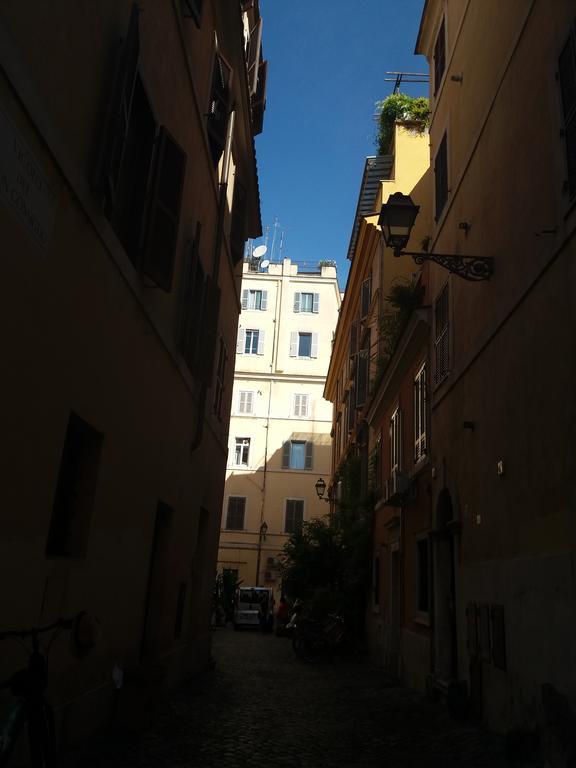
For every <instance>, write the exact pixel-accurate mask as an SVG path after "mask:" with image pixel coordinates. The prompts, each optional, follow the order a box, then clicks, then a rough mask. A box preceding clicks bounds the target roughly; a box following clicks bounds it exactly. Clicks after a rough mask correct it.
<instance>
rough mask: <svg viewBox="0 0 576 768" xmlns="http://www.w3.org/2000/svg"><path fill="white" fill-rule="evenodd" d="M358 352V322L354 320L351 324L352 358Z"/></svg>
mask: <svg viewBox="0 0 576 768" xmlns="http://www.w3.org/2000/svg"><path fill="white" fill-rule="evenodd" d="M357 352H358V321H357V320H353V321H352V323H351V324H350V357H354V355H355V354H356V353H357Z"/></svg>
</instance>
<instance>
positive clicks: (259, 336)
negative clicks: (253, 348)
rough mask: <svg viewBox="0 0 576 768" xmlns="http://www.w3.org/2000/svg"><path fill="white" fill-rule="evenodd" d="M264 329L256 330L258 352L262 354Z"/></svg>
mask: <svg viewBox="0 0 576 768" xmlns="http://www.w3.org/2000/svg"><path fill="white" fill-rule="evenodd" d="M264 336H265V332H264V331H258V354H259V355H263V354H264Z"/></svg>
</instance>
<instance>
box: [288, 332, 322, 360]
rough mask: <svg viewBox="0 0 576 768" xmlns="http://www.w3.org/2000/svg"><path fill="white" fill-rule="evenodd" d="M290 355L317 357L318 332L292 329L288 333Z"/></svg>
mask: <svg viewBox="0 0 576 768" xmlns="http://www.w3.org/2000/svg"><path fill="white" fill-rule="evenodd" d="M290 357H318V334H317V333H301V332H299V331H293V332H292V333H291V334H290Z"/></svg>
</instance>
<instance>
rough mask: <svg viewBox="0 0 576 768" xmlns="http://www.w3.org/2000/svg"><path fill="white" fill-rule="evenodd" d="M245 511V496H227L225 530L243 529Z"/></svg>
mask: <svg viewBox="0 0 576 768" xmlns="http://www.w3.org/2000/svg"><path fill="white" fill-rule="evenodd" d="M245 511H246V497H245V496H229V497H228V512H227V515H226V530H227V531H243V530H244V513H245Z"/></svg>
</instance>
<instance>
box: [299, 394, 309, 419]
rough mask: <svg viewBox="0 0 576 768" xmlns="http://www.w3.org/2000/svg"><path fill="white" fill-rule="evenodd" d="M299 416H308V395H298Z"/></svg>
mask: <svg viewBox="0 0 576 768" xmlns="http://www.w3.org/2000/svg"><path fill="white" fill-rule="evenodd" d="M300 416H308V395H300Z"/></svg>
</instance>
